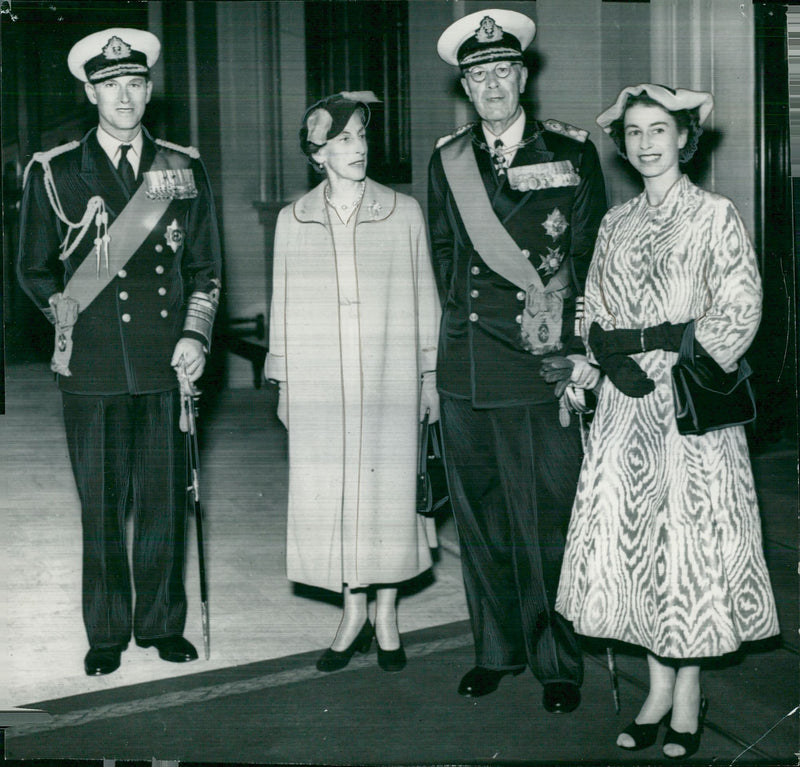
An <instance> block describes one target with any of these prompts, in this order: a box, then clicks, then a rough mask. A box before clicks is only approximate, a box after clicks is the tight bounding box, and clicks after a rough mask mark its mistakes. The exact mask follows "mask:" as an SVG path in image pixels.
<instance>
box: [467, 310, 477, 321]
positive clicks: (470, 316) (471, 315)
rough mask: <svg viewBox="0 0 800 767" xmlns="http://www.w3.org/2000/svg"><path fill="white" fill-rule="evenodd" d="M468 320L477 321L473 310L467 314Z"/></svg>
mask: <svg viewBox="0 0 800 767" xmlns="http://www.w3.org/2000/svg"><path fill="white" fill-rule="evenodd" d="M469 321H470V322H477V321H478V315H477V314H475V312H472V313H471V314H470V315H469Z"/></svg>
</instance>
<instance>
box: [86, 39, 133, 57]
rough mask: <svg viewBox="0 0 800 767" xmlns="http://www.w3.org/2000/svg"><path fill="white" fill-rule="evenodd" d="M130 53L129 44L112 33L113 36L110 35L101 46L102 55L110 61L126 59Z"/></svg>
mask: <svg viewBox="0 0 800 767" xmlns="http://www.w3.org/2000/svg"><path fill="white" fill-rule="evenodd" d="M95 50H96V49H95ZM130 55H131V47H130V45H128V43H126V42H125V41H124V40H121V39H120V38H119V37H117V36H116V35H114V37H112V38H111V39H110V40H109V41H108V42H107V43H106V44H105V47H104V48H103V56H105V57H106V58H107V59H110V60H112V61H116V60H117V59H127V58H128V56H130Z"/></svg>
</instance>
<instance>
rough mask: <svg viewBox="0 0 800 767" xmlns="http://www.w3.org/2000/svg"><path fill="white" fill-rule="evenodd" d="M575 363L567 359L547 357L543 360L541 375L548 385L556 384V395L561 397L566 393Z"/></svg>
mask: <svg viewBox="0 0 800 767" xmlns="http://www.w3.org/2000/svg"><path fill="white" fill-rule="evenodd" d="M574 367H575V363H574V362H573V361H572V360H570V359H567V358H566V357H557V356H553V357H545V359H543V360H542V369H541V370H540V375H541V376H542V378H544V380H545V381H547V383H554V384H555V385H556V388H555V391H554V394H555V396H556V397H560V396H561V395H562V394H563V393H564V389H566V388H567V385H568V384H569V382H570V377H571V376H572V369H573V368H574Z"/></svg>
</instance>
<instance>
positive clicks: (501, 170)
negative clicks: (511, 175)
mask: <svg viewBox="0 0 800 767" xmlns="http://www.w3.org/2000/svg"><path fill="white" fill-rule="evenodd" d="M504 146H505V145H504V144H503V142H502V141H501V140H500V139H497V140H496V141H495V142H494V152H492V160H493V162H494V167H495V170H496V171H497V175H498V176H504V175H505V172H506V157H505V155H504V154H503V147H504Z"/></svg>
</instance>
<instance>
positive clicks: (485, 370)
mask: <svg viewBox="0 0 800 767" xmlns="http://www.w3.org/2000/svg"><path fill="white" fill-rule="evenodd" d="M587 135H588V134H587V133H586V132H585V131H581V130H578V129H575V128H572V127H571V126H567V125H565V124H563V123H559V122H556V121H552V120H549V121H544V122H540V121H535V120H530V119H528V120H527V123H526V128H525V132H524V136H523V142H522V144H521V145H520V147H519V148H518V150H517V152H516V155H515V157H514V160H513V162H512V163H511V166H510V168H508V169H507V172H505V173H502V174H498V172H497V170H496V169H495V167H494V165H493V161H492V156H491V152H490V149H489V147H488V146H487V145H486V143H485V140H484V136H483V131H482V128H481V125H480V123H475V124H473V125H471V126H468V127H466V128H465V129H461V130H460V131H457V132H456V133H455V134H453V136H452V137H448V139H445V140H443V141H440V142H439V144H438V145H437V148H436V150H435V151H434V154H433V156H432V158H431V163H430V168H429V192H428V205H429V227H430V234H431V249H432V258H433V265H434V271H435V274H436V281H437V286H438V289H439V295H440V299H441V302H442V311H443V319H442V325H441V334H440V338H439V357H438V365H437V371H438V372H437V378H438V386H439V389H440V391H442V392H443V393H446V394H448V395H451V396H455V397H460V398H468V399H470V400H471V401H472V404H473V406H474V407H479V408H482V407H507V406H512V405H526V404H536V403H542V402H548V401H552V400H553V397H554V394H553V385H552V384H547V383H546V382H545V381H544V379H543V378H542V377H541V376H540V374H539V372H540V367H541V360H542V359H543V357H544V356H545V353H542V352H541V351H540V350H536V349H535V348H534V349H533V350H532V347H531V344H530V343H529V342H528V341H527V340H526V337H525V332H524V328H523V325H524V312H525V311H526V307H527V306H528V305H529V301H530V295H529V294H528V293H527V292H526V290H525V289H524V288H523V287H521V286H519V285H517V284H513V283H512V282H510V281H509V280H507V279H506V278H505V277H503V276H501V275H500V274H499V273H497V271H495V270H494V269H493V268H492V267H491V266H489V264H488V263H487V261H489V260H490V259H489V258H488V255H489V254H485V253H484V254H482V253H479V252H478V251H477V249H476V247H475V246H474V244H473V242H472V240H471V238H470V235H469V233H468V232H469V227H468V226H465V222H464V217H463V216H462V212H461V211H460V210H459V206H458V203H457V201H456V198H455V195H454V190H453V189H451V185H450V180H449V178H448V176H447V173H446V172H445V167H444V164H443V160H442V153H443V152H444V151H447V147H449V146H454V145H455V142H462V143H463V144H471V148H472V151H473V152H474V156H475V160H476V162H477V166H478V170H479V173H480V179H481V180H482V183H483V186H484V188H485V192H486V194H487V195H488V197H489V201H490V203H491V208H492V210H493V212H494V214H496V216H497V218H498V219H499V221H500V223H501V224H502V227H503V228H505V230H506V231H507V232H508V234H509V235H510V236H511V238H512V239H513V241H514V243H515V244H516V246H517V247H518V248H519V252H520V253H521V254H522V256H523V257H526V258H527V259H528V260H529V261H530V263H531V264H532V265H533V267H535V268H536V270H537V273H538V274H539V276H540V278H541V282H542V284H543V285H545V286H546V285H547V284H548V282H549V281H550V280H551V279H554V278H555V277H556V275H558V278H559V279H564V280H565V281H567V282H568V283H569V288H568V289H566V291H565V298H564V300H563V302H562V304H561V309H560V311H561V313H562V316H561V318H560V323H559V324H560V339H559V340H558V341H556V342H555V343H554V344H553V346H554V348H553V349H552V351H553V352H554V353H559V354H568V353H570V352H577V351H582V350H583V347H582V344H581V341H580V338H579V337H577V336H576V335H575V333H574V326H575V321H574V319H575V307H576V301H575V298H576V295H578V294H580V293H581V292H582V290H583V283H584V280H585V276H586V272H587V270H588V266H589V262H590V259H591V255H592V250H593V247H594V241H595V237H596V235H597V230H598V227H599V225H600V221H601V219H602V217H603V215H604V214H605V212H606V209H607V204H606V194H605V184H604V181H603V175H602V171H601V168H600V163H599V159H598V156H597V151H596V149H595V147H594V145H593V144H592V143H591V141H589V140H587V138H586V137H587ZM476 191H479V190H477V189H476ZM481 224H482V222H473V221H470V222H469V226H480V225H481ZM567 278H568V279H567ZM547 353H549V352H547Z"/></svg>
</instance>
